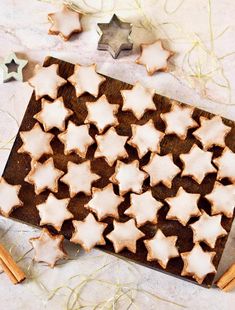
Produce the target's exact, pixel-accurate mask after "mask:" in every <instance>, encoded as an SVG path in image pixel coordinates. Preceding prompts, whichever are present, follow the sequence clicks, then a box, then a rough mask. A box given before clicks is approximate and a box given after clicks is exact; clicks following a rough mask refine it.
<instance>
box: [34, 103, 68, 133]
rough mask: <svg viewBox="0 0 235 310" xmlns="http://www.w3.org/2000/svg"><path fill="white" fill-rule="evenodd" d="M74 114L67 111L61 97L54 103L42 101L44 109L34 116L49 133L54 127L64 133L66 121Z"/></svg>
mask: <svg viewBox="0 0 235 310" xmlns="http://www.w3.org/2000/svg"><path fill="white" fill-rule="evenodd" d="M72 114H73V111H72V110H70V109H67V108H66V107H65V105H64V100H63V98H62V97H59V98H57V99H56V100H54V101H53V102H51V101H48V100H46V99H42V109H41V111H40V112H38V113H37V114H35V115H34V118H35V119H36V120H37V121H39V123H41V124H42V125H43V128H44V130H45V131H49V130H51V129H52V128H54V127H55V128H58V129H59V130H61V131H64V130H65V121H66V119H67V118H68V117H69V116H70V115H72Z"/></svg>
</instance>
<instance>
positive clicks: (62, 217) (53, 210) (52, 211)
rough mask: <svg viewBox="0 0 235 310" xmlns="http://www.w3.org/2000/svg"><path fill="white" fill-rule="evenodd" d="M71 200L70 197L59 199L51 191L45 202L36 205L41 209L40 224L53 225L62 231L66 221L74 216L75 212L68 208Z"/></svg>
mask: <svg viewBox="0 0 235 310" xmlns="http://www.w3.org/2000/svg"><path fill="white" fill-rule="evenodd" d="M69 201H70V199H69V198H66V199H57V198H56V197H55V196H54V195H53V194H52V193H50V194H49V196H48V197H47V200H46V201H45V202H43V203H41V204H39V205H37V206H36V208H37V209H38V211H39V216H40V226H43V225H52V226H53V227H54V228H55V229H56V230H57V231H60V230H61V227H62V225H63V223H64V221H66V220H69V219H72V218H73V214H72V213H71V212H69V210H68V204H69Z"/></svg>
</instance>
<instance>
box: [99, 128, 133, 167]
mask: <svg viewBox="0 0 235 310" xmlns="http://www.w3.org/2000/svg"><path fill="white" fill-rule="evenodd" d="M95 139H96V142H97V150H96V152H95V154H94V157H95V158H99V157H104V159H105V160H106V162H107V163H108V164H109V166H112V165H113V164H114V162H115V161H116V160H117V159H118V158H126V157H128V154H127V151H126V149H125V147H124V146H125V144H126V141H127V139H128V137H126V136H120V135H118V134H117V132H116V130H115V129H114V128H113V127H111V128H110V129H108V130H107V131H106V133H105V134H103V135H96V136H95Z"/></svg>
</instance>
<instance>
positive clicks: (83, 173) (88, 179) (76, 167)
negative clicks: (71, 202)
mask: <svg viewBox="0 0 235 310" xmlns="http://www.w3.org/2000/svg"><path fill="white" fill-rule="evenodd" d="M99 178H100V176H98V175H97V174H95V173H92V172H91V163H90V161H89V160H87V161H85V162H83V163H81V164H75V163H73V162H71V161H69V162H68V168H67V173H66V174H65V175H64V176H63V177H62V178H61V179H60V181H61V182H63V183H65V184H66V185H67V186H68V187H69V193H70V197H71V198H73V197H74V196H76V195H77V194H78V193H80V192H82V193H84V194H86V195H90V194H91V185H92V183H93V182H95V181H96V180H98V179H99Z"/></svg>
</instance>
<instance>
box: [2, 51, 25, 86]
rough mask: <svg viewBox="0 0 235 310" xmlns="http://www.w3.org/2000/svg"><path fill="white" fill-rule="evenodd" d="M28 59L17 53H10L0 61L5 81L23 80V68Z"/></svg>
mask: <svg viewBox="0 0 235 310" xmlns="http://www.w3.org/2000/svg"><path fill="white" fill-rule="evenodd" d="M27 63H28V60H25V59H21V58H18V57H17V56H16V54H15V53H11V54H9V55H8V56H7V57H6V58H5V59H4V61H2V62H0V69H2V75H3V80H2V81H3V83H5V82H8V81H11V80H12V79H13V80H15V81H23V73H22V71H23V69H24V67H25V66H26V65H27Z"/></svg>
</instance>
